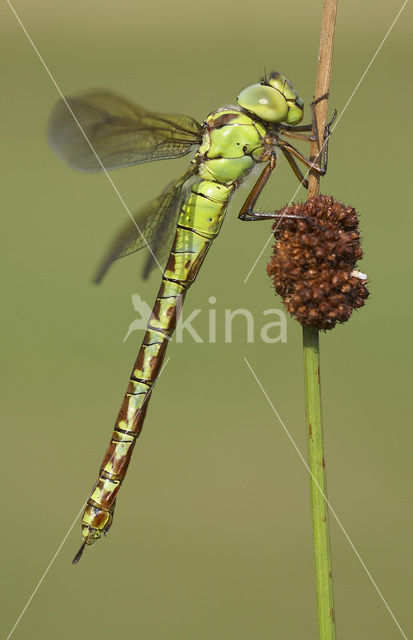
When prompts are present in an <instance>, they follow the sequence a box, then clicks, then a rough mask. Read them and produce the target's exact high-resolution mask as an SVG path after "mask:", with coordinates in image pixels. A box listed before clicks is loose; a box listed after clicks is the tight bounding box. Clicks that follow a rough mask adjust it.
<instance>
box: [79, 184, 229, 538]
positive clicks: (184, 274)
mask: <svg viewBox="0 0 413 640" xmlns="http://www.w3.org/2000/svg"><path fill="white" fill-rule="evenodd" d="M233 190H234V186H225V185H222V184H219V183H217V182H213V181H201V182H198V183H197V184H195V185H193V187H192V188H191V190H190V192H189V194H188V196H187V197H186V198H185V201H184V203H183V205H182V208H181V212H180V215H179V219H178V224H177V230H176V234H175V239H174V242H173V245H172V249H171V253H170V255H169V259H168V262H167V265H166V267H165V270H164V273H163V276H162V283H161V286H160V289H159V291H158V295H157V297H156V300H155V304H154V307H153V310H152V315H151V317H150V319H149V322H148V326H147V330H146V333H145V336H144V339H143V342H142V345H141V348H140V349H139V353H138V357H137V359H136V362H135V365H134V367H133V369H132V373H131V376H130V379H129V385H128V389H127V391H126V394H125V397H124V399H123V403H122V406H121V409H120V411H119V414H118V417H117V420H116V423H115V428H114V431H113V434H112V438H111V441H110V444H109V447H108V449H107V451H106V454H105V457H104V460H103V463H102V466H101V468H100V472H99V478H98V481H97V483H96V485H95V487H94V489H93V491H92V494H91V496H90V498H89V499H88V501H87V506H86V509H85V512H84V514H83V518H82V532H83V538H84V541H85V542H86V544H92V543H93V542H95V540H97V539H98V538H100V536H101V534H102V533H106V532H107V531H108V529H109V527H110V525H111V523H112V518H113V511H114V508H115V500H116V495H117V493H118V491H119V489H120V487H121V485H122V481H123V479H124V477H125V474H126V471H127V469H128V466H129V462H130V459H131V455H132V451H133V449H134V446H135V443H136V439H137V437H138V436H139V434H140V432H141V430H142V427H143V422H144V419H145V414H146V411H147V408H148V402H149V398H150V395H151V389H152V387H153V385H154V383H155V381H156V379H157V377H158V375H159V372H160V370H161V367H162V363H163V360H164V357H165V353H166V349H167V345H168V341H169V339H170V338H171V336H172V334H173V332H174V330H175V327H176V323H177V320H178V317H179V313H180V311H181V308H182V304H183V301H184V299H185V295H186V292H187V290H188V288H189V287H190V286H191V284H192V283H193V282H194V280H195V278H196V276H197V274H198V271H199V268H200V266H201V265H202V262H203V261H204V258H205V255H206V253H207V252H208V250H209V248H210V246H211V243H212V241H213V239H214V238H215V237H216V236H217V234H218V233H219V230H220V227H221V224H222V220H223V217H224V214H225V210H226V208H227V205H228V201H229V198H230V196H231V193H232V191H233Z"/></svg>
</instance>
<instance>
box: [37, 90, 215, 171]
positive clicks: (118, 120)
mask: <svg viewBox="0 0 413 640" xmlns="http://www.w3.org/2000/svg"><path fill="white" fill-rule="evenodd" d="M66 100H67V103H68V105H69V107H70V110H69V108H68V106H67V105H66V103H65V102H64V101H63V100H60V101H59V102H58V103H57V105H56V106H55V108H54V110H53V112H52V115H51V117H50V121H49V126H48V139H49V143H50V145H51V147H52V149H53V150H54V151H55V152H56V154H57V155H58V156H60V157H61V158H63V160H65V161H66V162H67V163H68V164H69V165H70V166H71V167H73V168H75V169H80V170H82V171H99V170H100V171H101V170H102V165H101V164H100V162H99V160H98V158H99V159H100V161H101V163H102V164H103V166H104V168H105V169H115V168H118V167H126V166H129V165H133V164H139V163H141V162H150V161H151V160H161V159H164V158H178V157H180V156H184V155H186V154H187V153H189V151H190V150H191V147H192V145H194V144H199V143H200V141H201V138H202V132H201V129H202V127H201V125H200V124H199V123H198V122H197V121H196V120H194V119H193V118H190V117H189V116H184V115H172V114H161V113H151V112H150V111H146V110H145V109H142V108H141V107H138V106H137V105H135V104H133V103H132V102H129V101H128V100H125V99H124V98H121V97H120V96H117V95H115V94H112V93H110V92H108V91H95V92H92V93H87V94H85V95H83V96H79V97H74V98H66ZM71 112H72V113H71ZM73 116H75V118H76V120H75V118H74V117H73ZM79 125H80V126H81V127H82V129H83V131H84V133H85V135H86V137H87V139H88V140H89V142H90V143H91V145H92V147H93V149H94V151H95V152H96V154H95V153H94V152H93V150H92V149H91V146H90V145H89V143H88V142H87V140H86V138H85V136H84V135H83V133H82V131H81V129H80V127H79ZM96 156H98V157H96Z"/></svg>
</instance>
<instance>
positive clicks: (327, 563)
mask: <svg viewBox="0 0 413 640" xmlns="http://www.w3.org/2000/svg"><path fill="white" fill-rule="evenodd" d="M318 338H319V332H318V330H317V329H313V328H312V327H303V349H304V380H305V399H306V414H307V436H308V466H309V468H310V472H311V475H310V498H311V516H312V521H313V541H314V559H315V575H316V587H317V609H318V623H319V630H320V640H333V639H334V638H335V637H336V631H335V622H334V597H333V580H332V571H331V552H330V530H329V520H328V506H327V503H326V498H327V480H326V473H325V460H324V444H323V421H322V411H321V386H320V350H319V339H318Z"/></svg>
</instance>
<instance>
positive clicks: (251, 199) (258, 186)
mask: <svg viewBox="0 0 413 640" xmlns="http://www.w3.org/2000/svg"><path fill="white" fill-rule="evenodd" d="M276 164H277V158H276V157H275V154H273V155H272V156H271V158H270V161H269V163H268V164H267V165H266V166H265V167H264V169H263V171H261V173H260V176H259V178H258V180H257V182H256V183H255V184H254V186H253V187H252V189H251V191H250V192H249V194H248V196H247V198H246V200H245V202H244V204H243V205H242V207H241V211H240V212H239V214H238V218H239V220H243V221H248V220H256V218H255V217H254V212H253V208H254V206H255V203H256V202H257V200H258V197H259V195H260V193H261V191H262V190H263V188H264V187H265V185H266V184H267V181H268V178H269V177H270V175H271V173H272V172H273V170H274V169H275V166H276ZM261 219H264V218H261Z"/></svg>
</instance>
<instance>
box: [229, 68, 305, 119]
mask: <svg viewBox="0 0 413 640" xmlns="http://www.w3.org/2000/svg"><path fill="white" fill-rule="evenodd" d="M237 100H238V104H239V105H240V106H241V107H243V109H246V110H247V111H250V112H251V113H253V114H255V115H256V116H258V118H260V119H261V120H264V121H265V122H286V123H287V124H292V125H294V124H298V123H299V122H301V120H302V119H303V115H304V102H303V101H302V100H301V98H300V97H299V96H298V95H297V93H296V92H295V90H294V87H293V85H292V84H291V83H290V82H289V81H288V80H287V78H286V77H285V76H283V74H282V73H279V72H278V71H273V72H272V73H271V75H270V77H269V78H268V79H266V78H265V79H264V80H263V81H262V82H261V83H260V84H252V85H251V86H250V87H246V89H243V90H242V91H241V93H240V94H239V96H238V98H237Z"/></svg>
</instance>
